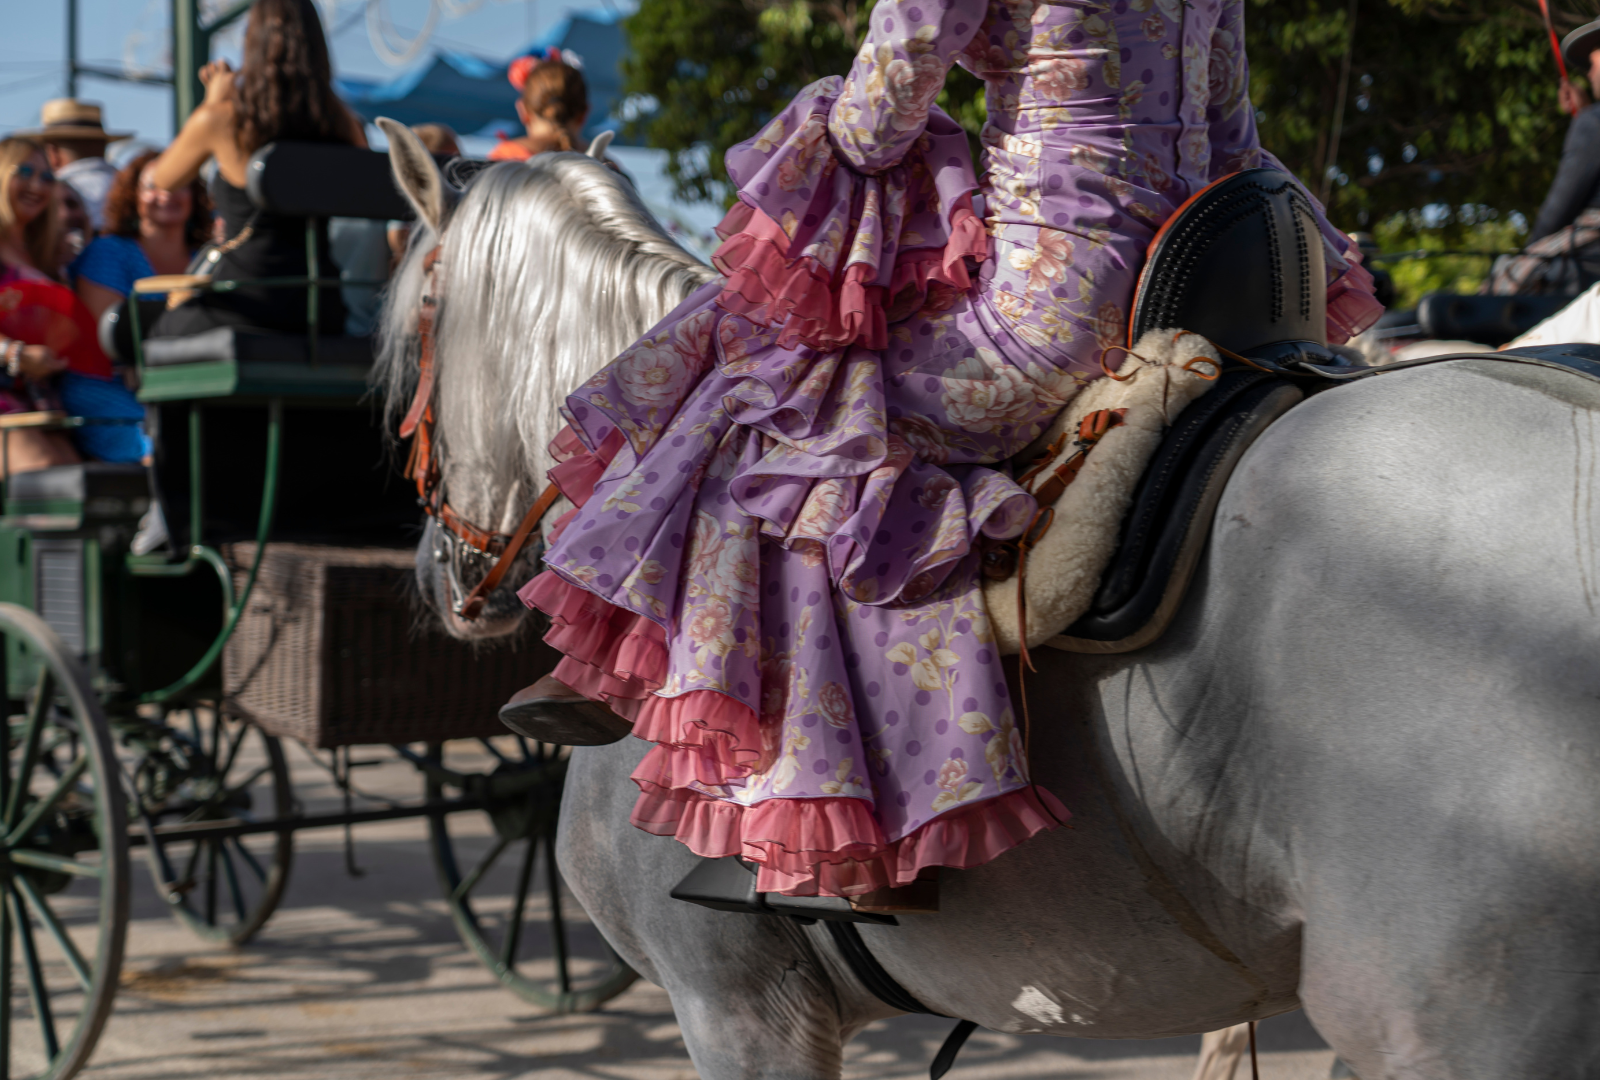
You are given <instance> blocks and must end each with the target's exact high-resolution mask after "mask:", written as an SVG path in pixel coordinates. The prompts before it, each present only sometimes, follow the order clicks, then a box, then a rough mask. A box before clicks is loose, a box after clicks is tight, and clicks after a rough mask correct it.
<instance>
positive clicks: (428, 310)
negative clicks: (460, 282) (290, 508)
mask: <svg viewBox="0 0 1600 1080" xmlns="http://www.w3.org/2000/svg"><path fill="white" fill-rule="evenodd" d="M442 246H443V245H441V244H435V245H434V246H433V249H432V250H431V251H429V252H428V254H427V255H425V256H423V259H422V272H423V273H424V274H425V275H426V280H425V281H424V284H423V290H422V311H421V312H420V313H419V314H418V316H417V333H418V335H419V336H420V338H421V344H422V355H421V358H420V366H421V373H420V375H419V377H418V379H417V393H416V396H415V397H413V398H412V399H411V408H409V409H407V410H406V415H405V419H404V420H402V421H401V422H400V437H401V438H402V439H409V438H412V436H415V439H414V440H413V441H412V443H411V456H410V459H409V460H408V461H407V462H406V475H407V476H409V477H413V478H415V480H416V481H417V496H418V500H419V501H420V502H421V503H422V509H423V511H424V512H426V513H427V515H428V516H429V517H431V518H433V520H434V523H435V524H437V525H438V526H439V527H440V528H442V529H444V530H445V531H447V532H449V533H450V534H451V535H452V536H454V537H455V538H456V539H457V540H460V541H461V542H462V543H463V544H465V545H466V546H467V547H469V548H471V549H472V550H473V551H476V552H478V554H480V555H485V556H490V557H493V558H494V560H495V562H494V565H493V566H491V567H490V568H489V572H488V573H487V574H485V575H484V576H483V580H482V581H480V582H478V584H477V585H475V586H474V587H473V589H472V591H471V592H469V593H468V594H467V596H466V598H465V599H464V600H462V602H461V610H460V611H459V612H457V614H458V615H459V616H460V617H461V618H463V619H468V620H471V619H476V618H477V617H478V616H479V615H481V614H482V613H483V605H484V604H485V603H486V602H487V601H488V599H489V594H490V593H492V592H494V591H495V590H496V589H498V588H499V587H500V582H501V580H502V579H503V578H504V577H505V576H506V572H507V571H509V570H510V569H511V564H512V563H514V562H516V561H517V556H518V555H520V554H521V553H522V548H523V546H524V545H525V544H527V542H528V537H530V536H532V535H533V530H534V529H535V528H537V527H538V525H539V522H540V521H542V520H544V516H545V515H546V514H548V513H549V512H550V508H551V507H552V506H554V505H555V502H556V500H557V499H559V498H560V497H561V492H560V491H558V490H557V489H556V486H555V485H554V484H548V485H546V486H545V489H544V490H543V491H542V492H540V493H539V497H538V498H537V499H535V500H534V502H533V505H532V506H530V507H529V508H528V512H527V513H526V514H524V515H523V516H522V523H521V524H520V525H518V526H517V531H516V532H514V533H509V534H508V533H503V532H491V531H490V530H488V529H484V528H480V527H479V526H477V525H474V524H473V523H472V522H470V521H468V520H467V519H466V518H464V517H462V516H461V515H460V514H458V513H456V512H455V510H454V509H452V508H451V506H450V504H449V503H448V502H446V501H445V499H444V493H443V485H442V483H441V481H442V479H443V477H442V474H441V472H440V470H439V468H438V463H437V461H436V460H435V458H434V443H433V392H434V381H435V380H434V375H435V372H434V366H433V329H434V318H435V316H436V315H437V314H438V310H439V297H438V295H437V294H438V292H439V291H440V290H438V289H436V288H435V278H434V272H435V270H436V269H437V268H438V266H439V249H440V248H441V247H442Z"/></svg>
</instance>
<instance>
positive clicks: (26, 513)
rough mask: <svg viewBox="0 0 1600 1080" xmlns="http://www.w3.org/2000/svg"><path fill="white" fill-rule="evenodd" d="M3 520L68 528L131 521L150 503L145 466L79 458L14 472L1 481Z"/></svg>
mask: <svg viewBox="0 0 1600 1080" xmlns="http://www.w3.org/2000/svg"><path fill="white" fill-rule="evenodd" d="M5 492H6V494H5V519H4V522H5V524H6V525H10V526H13V527H17V528H24V529H33V530H41V531H51V532H56V531H73V530H77V529H83V528H90V527H98V526H101V525H117V524H131V523H135V522H137V521H138V520H139V518H140V517H141V516H143V514H144V512H145V511H146V510H148V509H150V471H149V470H148V469H146V468H145V467H144V466H143V465H137V464H134V465H114V464H111V463H109V462H104V461H84V462H79V463H77V464H74V465H54V466H51V467H50V468H48V469H36V470H34V471H32V472H19V473H17V474H15V475H14V476H12V477H11V478H10V479H9V480H8V481H6V486H5Z"/></svg>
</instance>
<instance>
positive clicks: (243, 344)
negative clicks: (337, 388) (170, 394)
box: [144, 326, 372, 367]
mask: <svg viewBox="0 0 1600 1080" xmlns="http://www.w3.org/2000/svg"><path fill="white" fill-rule="evenodd" d="M216 360H237V361H240V362H241V363H248V362H252V361H253V362H263V361H264V362H267V363H284V364H309V363H310V362H311V341H310V338H309V337H307V336H306V335H305V334H279V333H274V332H273V331H270V330H256V329H253V328H251V327H246V326H219V327H217V328H216V329H214V330H207V331H206V332H205V333H203V334H191V335H188V336H186V337H168V338H147V339H145V343H144V362H145V363H146V364H147V365H149V366H151V367H163V366H166V365H169V364H200V363H205V362H207V361H216ZM317 362H318V363H319V364H327V365H330V366H333V365H341V366H342V365H359V366H363V367H365V366H367V365H370V364H371V363H372V339H371V338H365V337H319V338H318V339H317Z"/></svg>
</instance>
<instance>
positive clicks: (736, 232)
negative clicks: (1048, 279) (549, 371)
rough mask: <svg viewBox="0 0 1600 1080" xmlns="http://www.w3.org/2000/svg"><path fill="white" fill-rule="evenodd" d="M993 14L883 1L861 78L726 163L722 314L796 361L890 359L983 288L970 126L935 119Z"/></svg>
mask: <svg viewBox="0 0 1600 1080" xmlns="http://www.w3.org/2000/svg"><path fill="white" fill-rule="evenodd" d="M983 11H984V0H953V2H951V3H949V4H948V5H942V4H940V3H939V2H938V0H884V2H880V3H879V4H878V5H877V7H875V8H874V9H873V12H872V26H871V31H870V33H869V34H868V37H867V40H866V43H865V44H864V45H863V46H862V49H861V53H860V54H859V55H858V56H857V58H856V60H855V63H854V64H853V65H852V67H851V72H850V76H849V77H848V78H844V79H842V78H840V77H839V76H830V77H829V78H826V79H822V80H820V81H818V82H815V83H813V84H811V85H810V86H808V87H806V88H805V89H804V90H802V91H801V92H800V94H799V95H798V96H797V97H796V98H795V100H794V101H793V102H791V103H790V105H789V107H788V108H786V109H785V110H784V111H783V112H782V113H780V114H779V115H778V116H777V117H775V118H774V119H773V120H772V121H771V122H770V123H769V124H768V125H767V126H766V128H764V129H763V130H762V131H761V133H760V134H759V135H757V136H756V137H755V138H754V139H751V140H749V141H748V142H744V143H741V144H739V145H738V146H736V147H734V148H733V149H731V150H729V151H728V156H727V167H728V176H729V177H730V178H731V179H732V180H733V182H734V184H735V185H736V187H737V190H738V196H739V197H738V201H737V202H736V203H735V204H734V206H733V208H732V209H731V210H730V211H729V212H728V215H727V217H726V218H724V219H723V221H722V224H721V225H719V226H718V227H717V233H718V235H719V236H721V237H722V239H723V244H722V245H721V246H720V247H719V248H718V249H717V251H716V254H715V255H714V256H713V257H712V262H713V263H714V264H715V265H716V267H717V268H718V269H719V270H721V271H722V272H723V273H724V274H725V275H727V284H726V286H725V288H724V289H723V291H722V293H721V295H720V296H719V297H718V303H719V304H720V305H721V306H722V307H723V308H724V309H725V310H727V311H730V312H735V313H737V314H740V315H743V316H745V317H746V318H748V319H750V320H751V321H753V322H755V323H757V324H758V325H761V326H766V327H771V328H774V329H776V330H777V337H776V340H777V342H778V343H779V344H781V345H785V346H794V345H796V344H800V345H806V346H809V347H811V348H815V349H823V350H832V349H838V348H842V347H844V346H847V345H852V344H861V345H864V346H866V347H867V348H872V349H881V348H884V347H885V346H886V345H887V344H888V326H889V324H891V323H893V322H896V321H898V320H899V319H902V318H905V317H907V316H909V315H911V314H914V313H915V312H917V311H918V310H921V309H922V308H924V307H925V306H928V305H929V304H935V305H937V304H941V303H947V302H948V301H949V300H951V299H953V296H954V293H955V292H964V291H966V290H967V289H969V288H971V286H972V278H971V276H970V274H969V271H968V267H967V265H966V260H968V259H973V260H977V261H981V260H983V259H984V258H986V257H987V254H988V237H987V235H986V234H985V233H984V230H983V224H982V222H981V221H980V220H979V219H978V217H977V215H976V214H975V213H974V212H973V209H972V192H974V191H975V190H977V186H978V180H977V172H976V170H975V169H974V168H973V164H972V152H971V150H970V149H969V147H968V144H967V137H966V133H965V132H964V131H963V130H962V128H961V125H960V124H957V123H956V122H955V121H954V120H952V119H951V118H950V117H949V116H947V115H945V113H944V112H942V111H941V110H940V109H939V108H938V107H937V106H935V105H934V104H933V99H934V98H935V97H936V96H938V93H939V89H940V87H941V86H943V83H944V76H945V73H946V72H947V71H948V70H949V67H950V64H951V62H952V61H953V58H954V57H955V55H956V54H957V53H958V52H960V51H961V49H963V48H964V47H965V46H966V44H967V42H969V41H970V40H971V39H972V37H973V35H974V34H976V33H977V32H978V27H979V25H980V23H981V21H982V15H983Z"/></svg>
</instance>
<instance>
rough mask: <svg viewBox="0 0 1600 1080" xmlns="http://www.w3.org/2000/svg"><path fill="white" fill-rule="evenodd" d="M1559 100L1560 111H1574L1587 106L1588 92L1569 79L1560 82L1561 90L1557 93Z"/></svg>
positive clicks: (1571, 112)
mask: <svg viewBox="0 0 1600 1080" xmlns="http://www.w3.org/2000/svg"><path fill="white" fill-rule="evenodd" d="M1558 98H1559V100H1560V102H1561V111H1562V112H1564V113H1568V114H1573V113H1576V112H1577V111H1578V110H1579V109H1585V108H1588V107H1589V104H1590V102H1589V92H1588V91H1587V90H1586V89H1584V88H1583V87H1581V86H1579V85H1578V84H1577V83H1575V82H1573V81H1571V80H1570V79H1568V80H1564V81H1563V82H1562V83H1561V92H1560V94H1559V95H1558Z"/></svg>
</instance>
